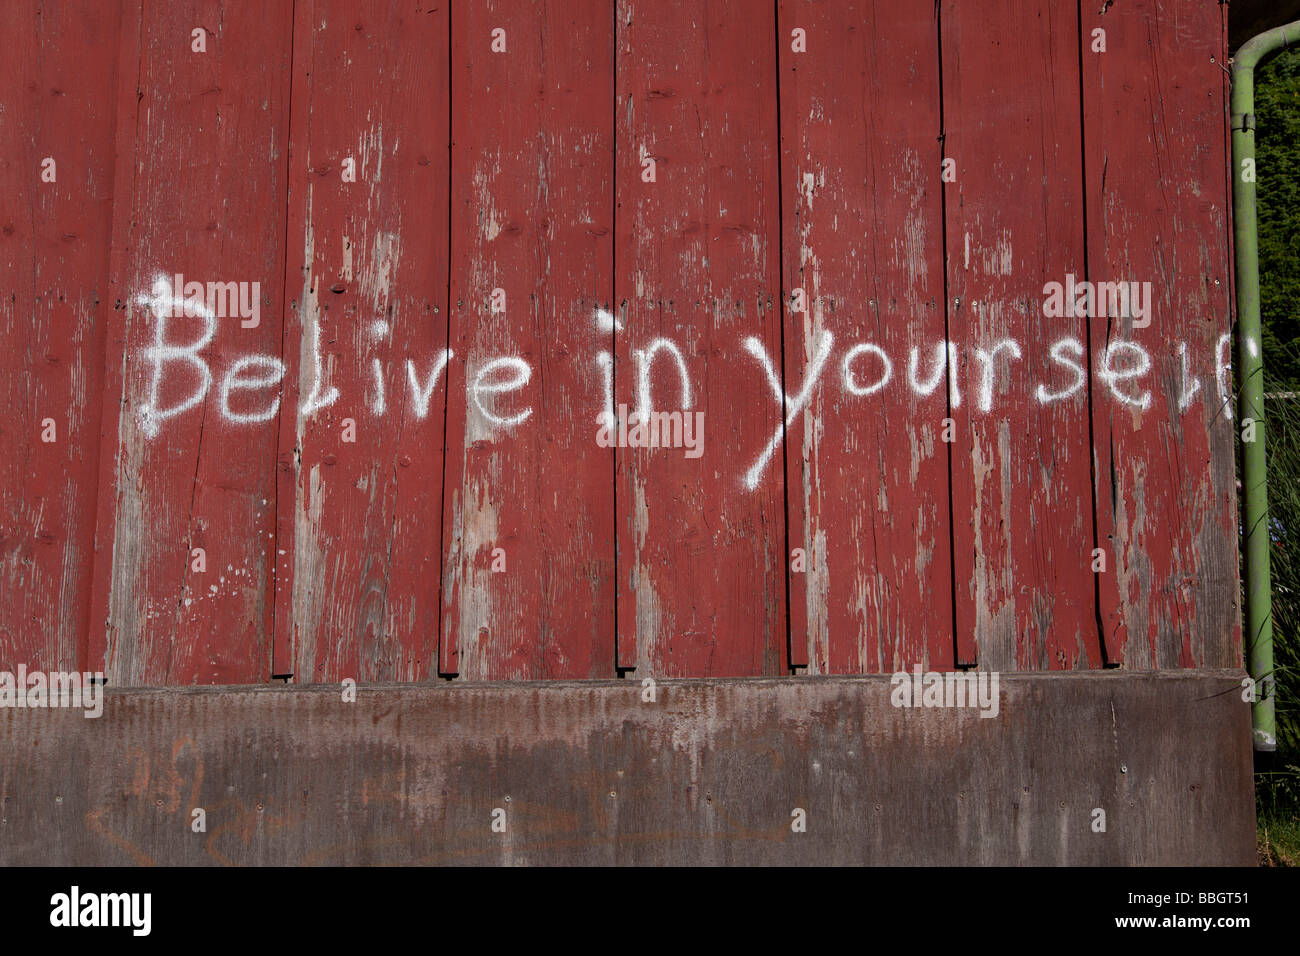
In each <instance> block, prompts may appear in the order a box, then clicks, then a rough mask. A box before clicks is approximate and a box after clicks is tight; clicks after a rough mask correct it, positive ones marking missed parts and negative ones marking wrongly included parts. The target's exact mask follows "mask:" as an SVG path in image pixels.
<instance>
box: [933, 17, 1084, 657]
mask: <svg viewBox="0 0 1300 956" xmlns="http://www.w3.org/2000/svg"><path fill="white" fill-rule="evenodd" d="M1077 15H1078V14H1077V10H1076V9H1075V8H1074V7H1073V6H1064V5H1060V4H1026V3H1024V2H1018V0H990V2H988V3H981V4H978V5H973V4H969V3H957V2H954V0H946V2H944V3H943V5H942V8H941V31H942V44H943V46H942V49H943V54H942V56H943V96H944V136H945V139H944V153H945V155H946V156H948V157H951V158H952V159H954V160H955V161H956V167H955V172H956V181H955V182H953V183H949V184H947V185H946V187H945V188H946V190H947V192H946V194H945V196H946V204H945V209H946V217H947V250H946V255H947V272H948V293H949V301H948V328H949V331H950V335H951V338H952V340H953V342H954V343H955V346H956V354H957V359H958V364H959V371H958V375H957V390H956V392H954V393H952V394H950V399H949V400H950V404H951V406H952V417H953V419H954V420H955V423H956V428H957V431H956V442H955V443H954V445H953V477H952V481H953V487H952V500H953V515H954V517H953V556H954V565H955V568H956V575H955V581H954V587H955V592H956V605H957V625H956V626H957V634H958V641H959V644H958V656H959V659H960V662H961V663H976V662H978V664H979V666H980V667H981V668H990V669H995V670H1008V671H1010V670H1045V669H1069V668H1074V667H1088V666H1094V667H1095V666H1099V665H1100V663H1101V653H1100V642H1099V640H1098V634H1097V622H1096V602H1095V597H1094V582H1093V578H1092V570H1091V559H1092V548H1093V518H1092V482H1091V476H1090V473H1089V467H1090V465H1089V448H1090V446H1089V430H1088V424H1089V420H1088V394H1087V390H1086V388H1083V387H1077V388H1075V389H1074V390H1073V392H1072V393H1070V392H1068V387H1069V386H1070V384H1071V377H1070V376H1071V373H1070V372H1069V371H1068V369H1067V368H1066V367H1065V366H1064V365H1063V364H1062V363H1059V362H1055V361H1053V360H1052V358H1051V353H1050V349H1051V348H1052V347H1053V346H1054V345H1055V343H1057V342H1060V341H1062V340H1066V339H1070V340H1073V341H1074V342H1075V343H1077V345H1078V347H1079V348H1080V349H1085V348H1086V346H1087V342H1088V327H1087V321H1086V320H1085V319H1067V318H1047V317H1045V316H1044V314H1043V303H1044V298H1043V287H1044V285H1045V283H1047V282H1050V281H1058V282H1064V281H1065V279H1066V275H1067V273H1073V274H1075V275H1080V274H1082V271H1083V265H1084V231H1083V194H1082V188H1081V182H1080V168H1081V155H1080V151H1081V146H1080V140H1079V137H1080V122H1079V108H1078V96H1079V94H1078V88H1079V65H1078V55H1079V52H1078V22H1077ZM1006 340H1010V341H1014V342H1015V343H1016V350H1017V351H1019V353H1020V355H1019V357H1018V358H1016V357H1015V354H1014V352H1013V351H1012V349H1011V348H1010V347H1005V348H1001V349H999V343H1001V342H1003V341H1006ZM976 349H982V350H983V351H984V353H985V354H986V355H989V356H991V358H989V359H988V361H987V362H986V361H985V360H982V359H980V358H979V356H978V355H977V353H976V352H975V350H976ZM995 350H997V351H996V354H994V353H995ZM1067 354H1068V353H1067ZM1071 357H1073V358H1075V360H1076V361H1078V359H1079V358H1080V356H1077V355H1076V356H1071ZM1078 364H1080V365H1082V362H1081V361H1079V362H1078ZM987 366H991V367H992V368H993V369H994V373H995V374H994V376H993V378H992V382H993V383H994V388H992V389H991V390H989V392H988V395H987V399H988V401H987V404H988V408H986V409H981V408H980V407H979V406H980V401H979V398H980V390H981V389H980V385H981V382H982V381H983V376H984V370H985V368H986V367H987ZM1039 385H1044V386H1046V387H1047V388H1048V389H1049V391H1051V392H1052V393H1061V392H1067V394H1065V395H1064V397H1062V398H1060V399H1059V400H1056V401H1050V402H1044V401H1041V400H1040V399H1039V398H1038V397H1037V395H1036V388H1037V386H1039ZM963 642H973V644H974V647H973V648H972V647H970V645H969V643H966V644H964V643H963ZM972 650H973V651H974V652H975V655H976V657H977V661H976V660H974V659H971V657H970V656H969V655H970V653H971V651H972Z"/></svg>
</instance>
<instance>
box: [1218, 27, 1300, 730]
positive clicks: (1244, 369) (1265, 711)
mask: <svg viewBox="0 0 1300 956" xmlns="http://www.w3.org/2000/svg"><path fill="white" fill-rule="evenodd" d="M1297 43H1300V20H1298V21H1296V22H1295V23H1288V24H1287V25H1286V26H1281V27H1276V28H1274V29H1272V30H1266V31H1265V32H1263V33H1261V34H1259V35H1258V36H1255V37H1252V38H1251V39H1250V40H1248V41H1246V43H1244V44H1242V46H1241V48H1240V49H1239V50H1237V53H1236V55H1235V56H1234V57H1233V58H1232V101H1231V111H1232V233H1233V243H1234V247H1235V250H1236V264H1237V356H1238V358H1237V361H1238V367H1239V369H1240V372H1239V374H1240V379H1239V381H1240V383H1241V400H1240V403H1239V408H1240V412H1241V419H1242V426H1243V430H1244V428H1245V426H1246V424H1247V421H1248V420H1250V421H1253V422H1254V441H1243V442H1242V486H1243V490H1244V497H1245V512H1246V514H1245V530H1246V640H1247V642H1248V656H1249V668H1250V676H1251V677H1252V678H1253V679H1254V681H1255V703H1254V705H1253V707H1252V709H1251V721H1252V724H1253V726H1254V730H1255V734H1254V737H1255V749H1256V750H1262V751H1271V750H1276V749H1277V724H1276V720H1275V715H1274V710H1273V702H1274V695H1273V600H1272V581H1271V579H1270V572H1269V553H1268V552H1269V546H1270V545H1269V523H1268V475H1267V471H1266V461H1267V459H1266V456H1265V440H1264V433H1265V428H1264V361H1263V348H1262V342H1263V339H1262V336H1261V334H1260V321H1259V232H1258V225H1257V218H1256V216H1257V210H1256V207H1255V67H1257V66H1258V65H1259V64H1260V63H1261V62H1262V61H1263V60H1264V58H1265V57H1267V56H1269V55H1270V54H1272V53H1276V52H1277V51H1278V50H1281V49H1283V48H1285V47H1288V46H1292V45H1293V44H1297Z"/></svg>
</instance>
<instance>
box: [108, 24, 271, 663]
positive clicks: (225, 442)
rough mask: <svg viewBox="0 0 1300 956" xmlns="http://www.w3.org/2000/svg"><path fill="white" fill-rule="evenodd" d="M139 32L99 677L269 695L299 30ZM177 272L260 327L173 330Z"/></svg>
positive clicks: (111, 375) (185, 319)
mask: <svg viewBox="0 0 1300 956" xmlns="http://www.w3.org/2000/svg"><path fill="white" fill-rule="evenodd" d="M195 30H202V31H203V33H202V45H203V47H204V49H203V50H202V51H200V50H198V49H196V47H197V45H198V43H197V39H196V37H195V34H194V32H193V31H195ZM123 33H124V34H128V33H129V34H131V35H132V36H134V37H137V38H138V39H137V40H133V41H129V42H128V41H124V43H123V45H122V50H123V51H124V52H125V53H126V54H127V55H128V57H129V58H128V59H126V60H124V61H123V62H122V63H121V64H120V67H119V69H120V72H121V77H122V79H121V84H120V89H119V100H118V102H119V113H118V120H119V122H118V127H117V130H118V131H117V140H118V143H117V148H118V165H117V169H116V173H115V185H114V193H115V197H116V200H117V204H116V207H115V214H114V225H113V251H112V255H111V265H110V271H111V283H112V289H113V294H114V296H115V299H116V303H117V306H118V309H119V312H118V314H117V316H116V317H115V319H114V326H115V327H114V329H113V330H112V331H111V333H110V335H109V353H108V358H107V366H106V376H105V379H106V383H105V391H104V403H105V414H104V432H103V448H102V452H101V479H100V480H101V486H100V499H99V513H98V516H97V528H98V531H97V542H98V543H97V547H98V548H99V561H97V570H96V578H97V580H96V583H95V593H94V598H93V607H94V618H93V619H94V621H95V628H94V629H93V630H92V635H91V638H92V641H91V645H92V652H91V655H90V656H91V661H90V666H92V667H99V666H100V665H101V662H102V665H103V666H104V668H105V669H106V671H107V673H108V679H109V681H110V682H111V683H117V684H125V685H139V684H172V685H174V684H188V683H223V684H227V683H246V682H253V681H260V680H265V679H266V677H267V671H268V665H269V655H270V650H271V648H270V625H271V594H272V581H271V577H272V570H273V566H272V551H273V541H272V536H273V533H274V520H273V519H274V500H273V499H274V497H275V488H274V470H273V463H274V448H275V428H274V425H273V424H271V423H269V420H270V419H271V418H272V417H273V415H274V409H275V407H276V402H277V401H278V396H277V390H276V384H275V382H274V378H275V376H274V370H275V369H276V368H277V366H278V362H279V354H280V319H279V317H280V313H281V308H280V288H281V284H282V280H281V276H282V275H283V255H282V246H283V242H284V219H283V209H284V202H285V182H284V175H283V171H284V148H285V139H286V136H287V115H288V87H289V57H290V49H289V46H290V39H289V37H290V35H289V14H288V10H287V8H284V7H282V6H277V7H273V8H269V9H268V10H265V11H264V10H261V9H255V8H252V7H244V6H241V5H223V4H221V3H218V2H213V0H191V2H185V3H178V4H171V5H166V6H149V7H147V8H143V7H136V8H134V9H133V10H132V11H131V13H129V14H128V15H127V16H126V17H125V18H124V24H123ZM137 43H138V46H137V45H136V44H137ZM176 275H181V276H183V277H184V282H187V283H188V282H197V283H203V284H204V287H205V290H206V287H207V284H208V283H221V284H225V283H235V284H236V286H235V287H234V288H235V292H236V295H239V293H240V292H241V291H242V293H243V295H244V296H245V297H246V299H247V305H248V309H247V312H248V317H247V318H245V317H244V316H243V315H242V314H241V313H242V311H243V310H242V309H241V307H240V306H238V305H233V304H231V303H230V302H226V303H224V305H223V304H218V303H216V302H207V303H206V304H205V306H204V308H205V309H206V308H207V305H216V311H217V312H218V313H221V314H222V317H218V318H205V317H204V315H190V316H186V315H184V314H179V315H175V316H172V315H170V310H171V308H172V305H173V302H172V300H173V295H174V290H173V289H171V288H170V287H171V285H172V283H173V281H174V279H173V277H174V276H176ZM160 280H161V282H160ZM254 284H256V285H254ZM241 285H242V289H241V288H240V286H241ZM182 292H183V290H182ZM204 299H205V301H206V300H207V296H206V294H205V295H204ZM254 305H255V306H256V311H254V308H253V307H254ZM178 308H183V307H178ZM160 316H161V318H160ZM254 322H255V324H253V323H254ZM263 381H267V382H269V384H265V385H263V384H254V383H256V382H263ZM232 383H233V385H232ZM197 548H201V549H203V551H204V558H203V562H202V565H201V566H200V565H199V564H198V563H196V560H195V558H194V557H192V550H193V549H197ZM99 562H103V565H102V567H103V570H102V571H101V570H99V569H100V567H101V564H100V563H99ZM101 621H106V622H107V630H106V632H101V631H100V630H99V622H101Z"/></svg>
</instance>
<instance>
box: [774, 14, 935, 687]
mask: <svg viewBox="0 0 1300 956" xmlns="http://www.w3.org/2000/svg"><path fill="white" fill-rule="evenodd" d="M937 26H938V25H937V22H936V16H935V10H934V5H933V4H932V3H930V2H929V0H915V2H905V3H898V2H892V0H890V2H886V0H879V2H874V3H868V4H866V5H864V6H863V7H862V8H858V7H856V6H855V5H849V4H824V3H812V2H808V0H801V2H787V3H782V4H781V5H780V11H779V21H778V24H777V40H778V48H779V50H780V62H781V142H782V148H783V153H782V179H781V185H782V208H783V223H782V228H783V236H784V241H783V258H784V266H783V279H784V290H783V291H784V294H783V298H782V302H783V304H784V305H785V308H786V331H785V349H786V353H785V355H786V360H785V370H786V378H787V385H786V390H787V391H788V392H790V393H792V394H793V393H795V392H797V391H798V390H799V388H800V383H801V382H802V381H803V380H804V379H805V376H806V375H807V369H808V368H809V366H810V365H812V364H813V363H814V362H815V360H816V356H817V353H818V350H819V349H825V348H829V350H830V351H829V360H828V361H827V362H826V364H825V367H824V370H823V371H822V373H821V387H820V388H819V389H818V390H817V391H816V392H815V393H814V394H813V397H812V399H811V401H810V404H809V406H808V408H807V410H806V411H805V412H804V413H803V414H802V415H800V416H799V417H798V418H797V419H796V420H795V421H794V422H793V423H792V424H791V425H790V426H789V428H788V429H787V431H786V443H787V444H786V448H785V457H786V463H787V487H788V489H789V492H788V494H789V516H790V544H791V548H802V549H803V550H804V555H805V556H806V561H807V570H806V571H805V572H803V573H799V572H795V571H792V572H791V574H790V639H791V662H792V663H794V664H801V663H806V664H807V665H808V668H809V672H811V673H850V674H852V673H875V672H882V671H884V672H888V671H894V670H899V669H910V668H911V667H912V665H913V664H921V665H923V666H928V667H933V668H938V669H943V668H949V667H951V665H952V663H953V634H952V564H951V550H950V545H951V542H950V528H949V515H948V449H947V446H946V445H945V444H944V442H943V440H942V432H943V419H944V418H946V417H947V415H948V409H947V397H946V392H945V390H944V389H942V388H937V389H936V390H935V391H933V392H932V393H931V394H930V395H928V396H926V395H919V394H917V393H916V391H915V390H913V389H910V388H909V387H908V385H907V381H908V379H907V365H906V362H907V359H908V355H909V351H910V350H911V349H912V348H916V349H918V350H919V351H920V353H921V354H923V355H926V356H930V355H932V354H933V350H934V348H935V346H936V344H940V343H942V342H943V341H944V339H945V338H946V330H945V328H944V310H943V281H944V276H943V268H944V263H943V218H942V209H941V206H940V189H941V184H940V165H939V160H940V150H939V143H938V136H939V128H940V125H939V123H940V121H939V61H938V33H937ZM796 30H802V31H803V37H802V40H803V44H800V42H799V41H800V38H799V37H798V36H797V35H796V34H795V31H796ZM796 45H800V46H802V47H803V50H804V52H796V50H795V46H796ZM796 289H798V290H802V292H803V296H804V297H805V298H806V305H805V304H804V303H798V302H796V300H795V299H794V295H795V293H794V290H796ZM799 305H803V306H804V307H803V309H802V311H795V308H797V307H798V306H799Z"/></svg>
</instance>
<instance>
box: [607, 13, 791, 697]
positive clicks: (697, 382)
mask: <svg viewBox="0 0 1300 956" xmlns="http://www.w3.org/2000/svg"><path fill="white" fill-rule="evenodd" d="M774 15H775V11H774V10H773V8H772V7H771V6H770V5H769V6H762V5H758V6H755V7H754V8H753V9H752V10H750V9H748V8H746V11H745V15H739V14H738V13H737V11H736V9H735V8H729V7H727V6H726V5H700V4H695V3H687V2H669V3H664V2H652V3H644V2H636V0H627V2H620V3H619V5H618V188H619V197H620V198H619V208H618V218H617V223H616V230H615V234H616V237H617V251H616V259H615V262H616V273H617V274H616V287H615V288H616V295H615V298H616V300H617V302H618V304H619V312H618V315H619V318H620V320H621V322H622V323H623V325H624V331H623V332H620V333H617V338H618V352H617V363H618V364H617V368H616V374H615V382H616V387H617V394H618V400H619V401H620V402H627V403H628V404H629V406H635V405H636V404H637V397H636V396H637V394H638V391H639V387H638V386H639V381H638V368H639V366H640V365H641V364H642V362H641V361H638V358H637V356H638V352H640V353H641V357H642V361H643V362H644V363H645V364H646V365H647V366H648V368H649V369H650V371H649V380H648V385H649V388H648V391H649V401H650V403H651V405H652V408H653V409H654V410H656V411H671V410H677V411H682V412H690V413H694V412H702V413H703V415H704V429H705V430H704V442H703V453H702V455H701V457H699V458H687V457H686V456H685V454H684V451H683V450H682V449H645V448H622V449H620V450H619V455H618V461H619V465H618V468H619V478H618V492H617V493H618V515H619V527H618V573H619V583H618V588H619V605H618V617H619V621H618V634H619V644H618V658H619V660H618V663H619V666H620V667H629V668H630V667H635V668H636V676H637V677H645V676H662V675H668V676H673V675H686V674H692V675H715V676H722V675H753V674H775V673H781V672H783V671H784V670H785V669H786V659H787V647H786V641H787V638H786V613H785V586H786V585H785V568H786V547H785V543H786V542H785V516H784V508H785V503H784V494H783V487H784V475H783V474H782V467H781V449H780V447H779V445H776V444H773V440H774V438H775V439H776V440H777V441H778V442H779V439H780V437H781V433H782V407H781V402H780V401H779V397H778V395H777V394H775V392H774V390H773V389H772V388H771V387H770V385H769V382H768V380H767V378H766V376H765V374H764V371H763V365H762V364H760V361H759V359H758V358H757V357H756V355H755V354H752V353H751V352H750V350H748V349H747V348H746V347H745V345H744V342H745V340H746V339H750V338H752V339H753V340H754V342H753V346H754V348H756V349H758V350H760V351H761V354H762V357H763V361H765V362H767V363H769V364H770V366H771V367H772V368H773V370H774V371H775V373H776V374H777V376H779V375H780V366H781V336H780V325H779V323H780V316H781V311H780V304H779V302H778V301H777V296H778V289H779V283H780V278H779V270H780V261H779V254H778V229H779V223H778V221H777V210H778V193H777V175H778V169H779V156H778V146H777V139H776V136H777V98H776V89H775V82H776V51H775V49H774V47H773V42H772V37H773V33H774V30H775V23H774ZM647 160H652V161H653V162H654V164H655V165H654V170H655V181H654V182H646V181H644V180H643V178H642V177H643V174H644V171H645V170H646V169H647V166H646V165H645V163H646V161H647ZM661 340H667V341H669V342H671V343H672V344H673V346H674V347H675V348H676V349H677V350H679V353H680V355H681V357H682V362H683V365H684V367H685V369H686V372H687V374H688V375H689V391H688V392H686V391H684V390H683V386H682V378H681V375H680V374H679V370H678V366H677V362H676V361H675V358H674V356H673V354H672V353H671V352H669V351H667V349H666V347H665V348H660V349H659V350H658V351H652V350H653V349H654V348H655V346H656V343H658V342H660V341H661ZM769 447H771V449H772V451H773V454H772V455H771V456H770V457H769V458H768V459H767V460H766V462H765V464H760V462H761V460H762V459H761V456H762V454H763V452H764V449H765V448H769ZM747 475H749V476H751V477H752V480H753V486H752V487H751V486H748V485H747V484H746V476H747Z"/></svg>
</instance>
